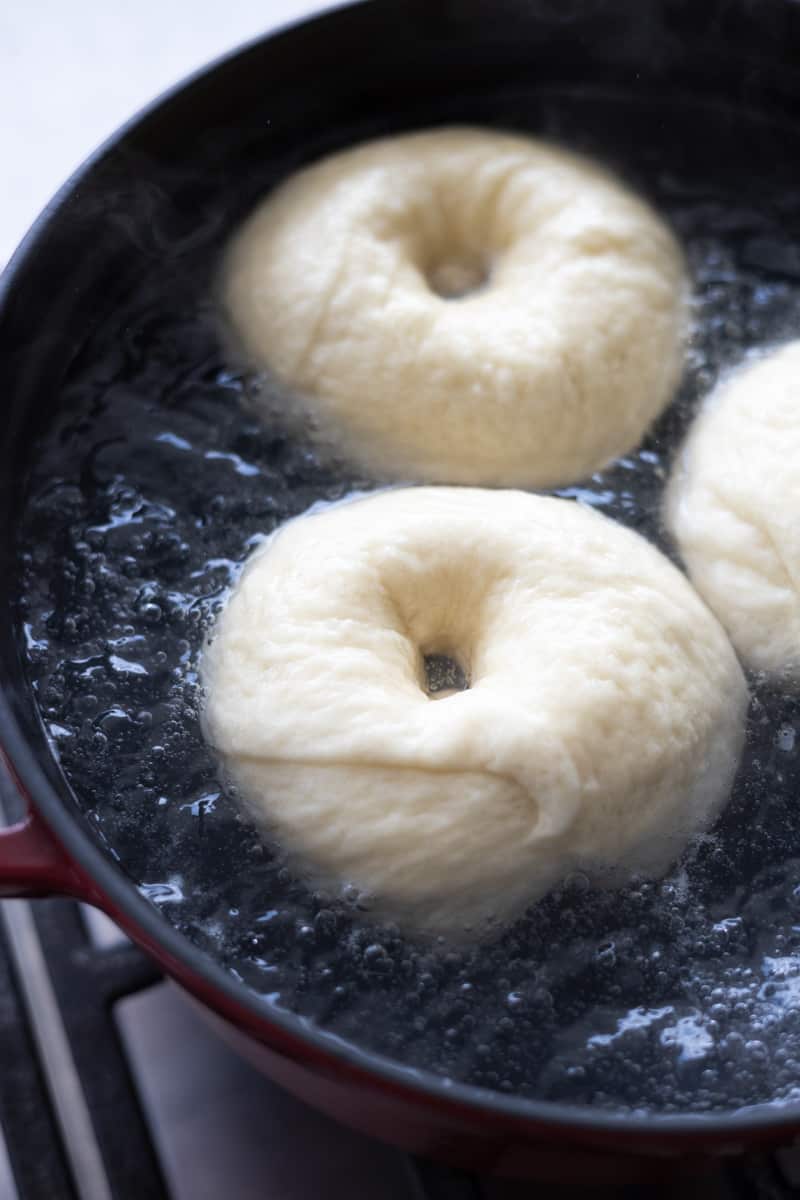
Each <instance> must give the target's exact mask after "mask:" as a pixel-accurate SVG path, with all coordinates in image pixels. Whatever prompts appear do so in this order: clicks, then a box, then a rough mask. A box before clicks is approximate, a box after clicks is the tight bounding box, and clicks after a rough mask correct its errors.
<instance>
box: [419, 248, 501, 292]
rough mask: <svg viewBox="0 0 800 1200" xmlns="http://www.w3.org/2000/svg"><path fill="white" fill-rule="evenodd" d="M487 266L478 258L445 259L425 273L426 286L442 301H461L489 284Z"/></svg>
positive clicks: (434, 264)
mask: <svg viewBox="0 0 800 1200" xmlns="http://www.w3.org/2000/svg"><path fill="white" fill-rule="evenodd" d="M489 274H490V271H489V264H488V262H486V261H485V260H484V259H478V258H466V257H463V258H445V259H442V260H441V261H440V262H436V263H433V264H432V265H431V266H430V267H429V268H428V270H427V272H426V279H427V281H428V286H429V287H430V289H431V291H432V292H435V293H436V295H437V296H440V297H441V298H442V300H462V299H463V298H464V297H465V296H471V295H472V294H473V293H474V292H479V291H480V290H481V289H482V288H484V287H485V286H486V284H487V283H488V282H489Z"/></svg>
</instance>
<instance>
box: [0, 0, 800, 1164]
mask: <svg viewBox="0 0 800 1200" xmlns="http://www.w3.org/2000/svg"><path fill="white" fill-rule="evenodd" d="M380 3H381V0H351V2H347V0H345V2H344V3H337V4H335V5H332V6H330V7H326V8H325V10H324V11H322V12H321V13H317V14H316V15H312V16H311V17H307V18H301V19H298V20H293V21H290V22H287V23H285V24H282V25H280V26H279V27H277V28H275V29H273V30H270V31H269V32H268V33H266V34H263V35H259V36H256V37H254V38H252V39H249V40H247V41H246V42H244V43H242V44H240V45H238V46H237V47H235V48H233V49H232V50H230V51H227V52H226V53H224V54H222V55H220V56H218V57H216V58H214V59H212V60H211V61H210V62H208V63H206V64H205V65H203V66H201V67H200V68H198V69H197V70H196V71H193V72H192V73H190V74H189V75H187V76H185V77H184V78H182V79H181V80H179V81H178V82H176V83H175V84H174V85H172V86H171V87H169V88H167V89H166V90H165V91H163V92H162V93H161V94H159V95H158V96H156V97H155V98H154V99H153V100H151V101H150V102H149V103H147V104H146V105H144V106H143V107H142V108H140V109H139V110H138V111H137V112H136V113H135V114H134V115H133V116H132V117H130V118H129V119H128V120H127V121H125V122H124V123H123V124H122V125H121V126H119V127H118V128H117V129H116V130H115V131H114V132H113V133H112V134H111V135H110V136H109V137H108V138H106V139H105V140H104V141H103V142H102V143H101V144H100V145H99V146H98V147H97V148H96V149H95V150H94V151H93V152H92V153H91V154H89V156H88V157H87V158H86V159H85V160H84V161H83V162H82V163H81V165H80V166H79V167H78V168H77V169H76V170H75V171H74V172H73V173H72V174H71V175H70V176H69V178H68V179H67V180H66V181H65V182H64V183H63V184H62V186H61V187H60V188H59V189H58V190H57V191H56V193H55V194H54V196H53V197H52V199H51V200H50V201H49V202H48V203H47V204H46V205H45V207H44V208H43V209H42V211H41V213H40V214H39V216H38V217H37V218H36V220H35V221H34V223H33V224H32V225H31V227H30V229H29V230H28V232H27V233H26V235H25V236H24V238H23V239H22V241H21V242H20V244H19V246H18V247H17V248H16V250H15V251H14V253H13V255H12V257H11V259H10V260H9V262H8V264H7V266H6V267H5V269H4V270H3V271H2V274H1V275H0V315H2V311H3V308H4V306H5V305H7V304H8V303H9V301H10V299H11V297H12V295H13V292H14V289H15V286H16V284H17V281H18V279H19V278H20V277H22V276H23V275H24V273H25V271H26V266H27V262H28V259H29V258H30V257H31V256H32V254H33V252H34V250H35V248H36V246H37V244H38V242H39V240H40V239H41V238H42V236H43V235H44V234H45V232H46V230H47V228H48V227H49V225H50V222H51V220H52V219H53V218H55V217H56V216H57V215H58V214H59V211H60V209H61V208H62V206H63V205H64V204H65V203H66V202H67V200H68V199H70V198H71V197H72V196H73V195H74V193H75V191H76V190H77V189H78V188H79V187H80V186H81V184H82V183H83V181H84V180H85V179H86V178H87V177H88V176H89V175H90V174H91V173H92V172H93V171H94V170H95V168H96V167H97V166H98V165H99V164H100V163H101V162H102V161H103V159H104V158H106V156H107V155H108V154H109V153H110V152H111V151H113V150H115V149H116V148H118V146H119V145H120V143H121V142H123V141H124V139H125V138H126V137H128V136H129V135H130V134H131V133H132V132H134V131H135V130H137V129H139V127H140V126H142V125H143V124H144V123H145V122H146V121H147V120H148V119H149V118H150V117H151V116H153V115H154V114H155V113H156V112H157V111H159V110H160V109H161V108H163V107H165V106H166V105H167V104H168V103H169V102H171V101H172V100H173V99H174V98H176V97H177V96H179V95H181V94H183V93H185V92H187V91H189V90H190V89H191V88H193V87H194V86H195V85H196V84H198V83H200V82H206V81H207V80H208V79H209V78H210V77H211V76H212V75H213V74H214V73H215V72H216V71H217V70H218V69H220V68H222V67H224V66H225V65H227V64H228V63H229V62H231V61H232V60H234V59H238V58H243V57H245V56H246V55H247V54H249V53H250V52H251V51H253V50H255V49H256V48H257V47H259V46H261V45H262V43H264V42H266V41H272V40H275V39H279V38H284V37H287V38H288V37H290V36H291V34H292V33H293V32H294V31H295V30H297V29H299V28H305V27H307V26H310V25H312V24H324V23H326V22H331V23H333V22H335V21H336V19H337V17H338V16H339V14H340V13H342V12H348V11H353V10H357V9H362V8H366V7H367V6H369V7H372V8H374V7H375V6H376V5H378V4H380ZM6 619H7V620H8V621H9V623H10V625H11V627H12V628H14V627H15V626H16V625H17V624H18V622H17V619H16V614H14V613H13V612H8V611H7V616H6ZM6 686H7V685H6V684H5V682H4V681H3V679H2V678H0V747H2V750H3V751H4V753H5V755H6V756H7V757H8V760H9V762H10V764H11V766H12V768H13V770H14V772H15V773H16V775H17V777H18V780H19V782H20V783H21V784H22V786H23V788H24V791H25V793H26V798H27V799H29V801H30V803H31V804H32V805H33V808H34V809H35V811H36V812H37V813H38V814H40V815H41V816H42V818H43V819H44V821H45V823H46V825H47V826H48V828H49V829H51V830H52V831H53V833H54V834H55V835H56V837H57V839H58V841H59V842H60V843H61V844H62V845H63V847H64V849H65V850H66V851H67V853H68V855H69V857H70V858H71V859H72V860H73V861H74V862H75V863H76V864H77V865H78V867H79V868H80V869H81V871H82V873H83V874H84V875H85V876H86V877H87V878H88V880H89V881H90V882H91V884H92V885H96V887H95V889H94V890H95V892H97V891H99V893H100V895H101V896H102V897H103V898H104V899H107V900H109V901H110V909H111V915H112V917H119V916H122V917H123V919H124V923H125V925H126V928H127V932H129V933H130V934H131V936H132V937H133V938H134V939H135V940H139V941H140V942H142V943H144V944H145V945H146V947H147V950H148V952H149V953H150V954H151V955H152V956H153V957H155V958H156V959H157V960H158V961H159V963H160V965H161V966H163V967H164V969H165V970H166V972H167V973H168V974H169V975H172V976H174V975H176V974H179V973H180V976H181V978H180V982H181V983H182V984H183V985H184V986H186V987H187V988H188V989H189V990H191V991H193V992H194V993H195V995H197V996H198V997H199V998H200V999H201V1001H202V1002H203V1003H205V1004H206V1005H208V1006H209V1007H211V1008H213V1009H215V1010H216V1011H217V1012H219V1013H220V1014H221V1015H222V1016H223V1017H226V1018H227V1019H228V1020H230V1021H232V1022H234V1023H236V1024H239V1025H244V1027H245V1028H246V1030H247V1032H248V1033H249V1034H250V1035H251V1036H253V1037H256V1038H257V1039H258V1040H260V1041H263V1042H264V1043H265V1044H266V1045H267V1046H269V1045H271V1044H274V1042H275V1038H274V1034H275V1033H279V1034H282V1035H283V1038H284V1039H288V1041H289V1043H290V1046H291V1049H292V1051H293V1054H294V1056H295V1057H297V1058H298V1059H301V1058H302V1057H303V1051H308V1050H311V1051H314V1052H315V1059H316V1062H317V1064H320V1063H322V1064H323V1065H327V1067H328V1068H334V1069H335V1068H339V1069H340V1068H342V1067H344V1068H346V1069H347V1070H348V1072H349V1073H351V1074H354V1075H356V1076H357V1077H359V1078H360V1080H361V1082H362V1083H363V1084H372V1085H375V1084H377V1085H380V1086H381V1087H382V1088H383V1090H386V1089H387V1087H388V1088H389V1089H390V1090H392V1091H394V1092H400V1093H403V1094H404V1095H405V1097H406V1098H407V1099H409V1100H411V1101H414V1102H416V1103H420V1102H422V1103H424V1104H425V1105H426V1106H427V1107H428V1108H431V1109H433V1108H434V1107H436V1108H438V1109H439V1110H442V1109H444V1110H446V1111H448V1112H449V1113H450V1114H451V1115H452V1117H453V1119H454V1120H459V1119H461V1120H466V1121H470V1120H472V1122H473V1123H475V1121H476V1119H481V1118H483V1119H485V1118H486V1117H487V1116H490V1117H496V1118H499V1119H500V1121H501V1122H503V1123H505V1124H509V1123H510V1124H512V1125H514V1126H515V1127H517V1128H519V1129H520V1131H521V1132H523V1133H529V1134H533V1133H534V1132H536V1133H538V1134H539V1135H541V1136H549V1137H552V1136H553V1135H554V1134H557V1135H558V1136H559V1140H569V1139H570V1137H572V1139H573V1140H575V1139H576V1138H578V1137H581V1138H582V1140H583V1141H586V1140H587V1139H586V1136H585V1135H587V1134H588V1135H597V1136H598V1142H603V1143H606V1144H607V1143H608V1142H612V1141H613V1142H615V1143H617V1145H618V1146H620V1145H621V1144H622V1143H624V1148H625V1149H626V1150H627V1151H628V1152H630V1153H633V1154H636V1153H640V1154H647V1153H648V1150H649V1151H651V1152H656V1153H657V1152H658V1151H659V1150H660V1151H661V1152H662V1153H665V1152H666V1153H669V1152H670V1151H672V1152H676V1151H679V1150H682V1149H684V1150H698V1149H700V1148H701V1147H700V1143H703V1142H705V1143H706V1144H707V1145H710V1144H712V1143H713V1144H715V1145H716V1148H717V1150H718V1152H720V1153H724V1152H725V1150H726V1148H727V1149H730V1150H735V1149H736V1138H737V1135H739V1134H758V1133H761V1134H764V1135H775V1134H777V1133H779V1132H781V1131H785V1132H786V1134H787V1135H788V1136H791V1134H792V1133H793V1132H795V1131H797V1130H798V1129H800V1102H798V1101H795V1102H788V1103H783V1102H776V1101H772V1102H767V1103H765V1104H762V1105H757V1106H751V1107H749V1108H745V1109H741V1110H738V1111H733V1112H722V1113H715V1114H703V1113H683V1114H661V1113H650V1112H647V1113H643V1112H635V1113H625V1112H612V1111H601V1112H597V1111H596V1110H594V1109H592V1108H591V1106H589V1105H570V1104H565V1103H563V1102H559V1101H549V1100H537V1099H533V1098H528V1097H523V1096H507V1095H504V1094H502V1093H499V1092H495V1091H491V1090H490V1089H488V1088H482V1087H479V1086H477V1085H473V1084H466V1083H459V1082H457V1081H455V1080H451V1079H449V1078H446V1077H444V1076H441V1075H437V1074H435V1073H434V1072H432V1071H429V1070H423V1069H417V1068H411V1067H404V1066H402V1064H400V1063H399V1062H397V1061H395V1060H393V1059H390V1058H388V1057H387V1056H386V1055H383V1054H379V1053H376V1052H373V1051H367V1050H360V1049H359V1048H358V1047H357V1046H356V1045H355V1044H354V1043H351V1042H349V1041H345V1040H344V1039H343V1038H341V1037H339V1036H338V1035H335V1034H331V1033H326V1032H325V1031H324V1030H322V1029H320V1028H317V1027H315V1026H314V1025H313V1024H312V1023H311V1022H310V1021H309V1020H308V1018H304V1017H302V1016H299V1015H298V1014H294V1013H290V1012H286V1011H283V1010H281V1009H279V1008H276V1007H272V1006H269V1005H268V1002H267V1001H266V1000H265V999H264V998H263V997H261V996H259V995H258V994H257V993H256V992H254V991H253V990H251V989H250V988H248V987H247V986H246V985H245V984H244V983H242V982H241V981H239V980H237V979H236V978H235V977H234V976H233V975H232V974H231V973H229V972H227V971H225V969H224V968H223V967H222V966H221V965H220V964H219V963H218V962H217V961H216V960H215V959H213V958H212V957H211V956H209V955H207V954H206V953H205V952H204V951H202V950H201V949H200V948H199V947H198V946H195V945H194V944H193V943H192V942H191V941H190V940H189V939H188V938H187V937H185V936H184V935H183V934H181V933H179V931H178V930H177V929H176V928H175V927H174V926H172V925H171V924H170V923H169V921H168V920H167V919H166V918H165V917H164V916H163V915H162V914H161V913H160V912H159V910H158V909H157V908H156V906H155V905H153V904H152V903H151V902H149V901H148V900H147V899H146V898H145V897H144V895H143V894H142V893H141V892H140V891H139V890H138V888H137V887H136V885H135V884H134V883H133V881H132V880H128V879H126V877H125V876H124V874H123V872H122V869H121V867H119V866H117V865H115V864H114V862H113V860H112V858H111V857H110V855H108V854H107V853H106V852H104V850H103V849H102V848H101V846H100V844H99V842H98V841H97V840H96V839H95V838H94V837H93V836H92V834H91V832H90V831H89V829H88V828H87V827H86V825H85V822H84V820H83V819H82V816H81V814H80V812H79V810H78V809H77V806H76V811H75V812H74V813H71V812H70V811H69V805H68V803H66V802H65V800H64V799H62V797H61V796H60V795H59V794H58V792H57V790H56V789H55V788H54V787H53V786H52V784H51V783H50V781H49V780H48V778H47V776H46V774H45V772H44V770H43V769H42V767H41V766H40V764H39V761H38V759H37V756H36V753H35V752H34V750H33V748H32V747H31V745H30V744H29V742H28V739H27V738H26V736H25V734H24V733H23V731H22V729H21V728H20V725H19V723H18V721H17V719H16V716H15V714H14V711H13V708H12V705H11V704H10V702H9V699H8V697H7V695H6V693H5V687H6ZM28 687H29V689H30V684H29V685H28ZM48 741H49V739H48ZM51 753H53V757H54V758H55V757H56V756H55V753H54V752H52V751H51ZM65 787H68V784H67V783H66V780H65ZM176 964H177V966H178V967H179V968H180V972H178V971H176ZM209 988H210V989H212V997H211V998H210V999H209V997H208V995H207V994H206V991H207V989H209ZM270 1035H273V1036H270ZM276 1049H277V1051H278V1052H279V1053H281V1052H282V1050H281V1047H276ZM726 1143H727V1146H726ZM656 1148H657V1149H656Z"/></svg>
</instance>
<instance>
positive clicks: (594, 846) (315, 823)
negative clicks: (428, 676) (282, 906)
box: [203, 488, 746, 928]
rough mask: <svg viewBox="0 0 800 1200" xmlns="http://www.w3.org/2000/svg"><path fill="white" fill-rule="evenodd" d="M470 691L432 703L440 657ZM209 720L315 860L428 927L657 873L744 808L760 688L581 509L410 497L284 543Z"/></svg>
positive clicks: (265, 566)
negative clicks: (739, 773) (594, 883)
mask: <svg viewBox="0 0 800 1200" xmlns="http://www.w3.org/2000/svg"><path fill="white" fill-rule="evenodd" d="M430 653H444V654H449V655H451V656H453V657H454V658H456V659H457V661H458V662H459V663H460V664H461V666H462V667H463V668H464V670H465V671H466V672H467V674H468V676H469V679H470V686H469V688H468V689H467V690H465V691H461V692H456V693H453V694H450V695H448V696H447V697H445V698H439V699H432V698H431V697H430V696H429V695H428V694H427V692H426V690H425V684H424V678H425V677H424V672H423V657H422V656H423V655H425V654H430ZM203 677H204V683H205V687H206V693H207V709H206V723H207V728H208V731H209V736H210V738H211V741H212V743H213V744H214V745H216V747H217V748H218V749H219V750H220V751H221V752H222V754H223V755H224V756H225V758H226V759H227V762H228V764H229V766H230V768H231V771H232V774H233V778H234V780H235V781H236V782H237V783H238V785H239V787H240V789H241V792H242V795H243V797H244V799H245V801H246V803H247V804H248V806H249V808H250V811H251V812H252V813H254V814H255V815H256V816H257V817H258V818H259V819H260V820H262V821H263V822H264V823H265V824H266V825H267V826H268V827H270V828H271V829H273V830H274V831H276V832H277V834H278V836H279V837H280V838H281V839H283V841H284V843H285V844H286V845H288V846H289V847H290V848H291V849H293V850H295V851H297V852H298V853H299V854H300V855H301V856H302V857H303V859H304V860H305V861H306V862H308V863H311V864H313V865H314V866H315V867H316V868H317V869H321V870H322V871H324V872H326V873H327V874H328V875H329V876H331V877H334V878H336V879H338V880H340V881H351V882H354V883H355V884H357V885H358V886H360V887H362V888H365V889H368V890H369V891H371V892H373V893H374V894H375V895H376V896H378V897H380V898H383V899H384V900H385V901H388V902H390V903H391V904H393V905H395V906H396V907H397V908H398V909H399V910H401V911H403V912H407V913H411V914H412V916H413V918H414V920H415V921H416V922H417V923H419V924H422V925H427V926H430V927H433V928H457V927H458V926H459V925H460V924H463V923H464V922H466V921H476V920H478V921H479V920H481V918H482V917H483V916H485V915H486V914H487V913H489V912H492V913H495V914H496V915H497V916H498V917H504V916H508V915H509V914H512V913H514V912H516V911H518V910H519V909H520V907H522V906H524V904H525V902H526V901H528V900H531V899H533V898H535V897H537V896H540V895H541V894H542V893H543V892H544V891H546V890H547V889H548V888H549V887H551V886H552V885H553V884H555V883H556V882H557V881H558V880H559V879H560V878H562V877H563V876H564V875H565V874H566V873H567V872H569V871H570V870H572V869H581V870H586V871H590V872H591V871H595V870H599V869H603V868H612V869H615V870H616V871H617V872H619V870H623V871H624V872H629V871H631V870H640V871H643V872H647V873H653V872H655V873H657V872H659V871H661V870H663V869H664V868H665V867H666V866H667V865H668V864H669V863H670V862H671V861H672V860H673V859H674V858H675V857H676V855H677V854H678V853H679V852H680V850H681V849H682V848H683V846H684V845H685V842H686V840H687V838H688V837H689V836H690V834H691V833H692V832H693V831H696V830H698V829H701V828H703V827H704V826H707V825H708V824H709V823H710V821H711V820H712V818H713V817H714V816H715V814H716V813H717V811H718V810H719V808H720V806H721V805H722V803H723V802H724V800H725V799H726V798H727V795H728V791H729V787H730V783H731V779H732V775H733V771H734V768H735V766H736V763H737V760H738V755H739V750H740V744H741V738H742V732H743V712H744V708H745V703H746V687H745V683H744V680H743V677H742V673H741V670H740V668H739V665H738V663H737V661H736V657H735V655H734V653H733V650H732V649H731V647H730V644H729V642H728V640H727V638H726V636H725V634H724V632H723V630H722V629H721V628H720V626H719V624H718V623H717V621H716V620H715V618H714V617H713V616H712V615H711V613H710V612H709V611H708V609H707V608H706V607H705V605H704V604H703V603H702V601H701V600H700V599H699V597H698V596H697V594H696V593H695V592H694V590H693V589H692V588H691V586H690V585H689V583H688V582H687V581H686V579H685V578H684V576H683V575H682V574H681V573H680V572H679V571H678V570H676V568H675V567H673V566H672V565H671V564H670V563H669V562H668V561H667V559H666V558H664V557H663V556H662V555H661V554H660V553H659V552H658V551H657V550H655V549H654V548H653V547H652V546H650V545H649V544H648V543H647V542H646V541H644V539H643V538H641V537H639V536H638V535H637V534H635V533H632V532H630V531H629V530H626V529H624V528H623V527H622V526H619V525H616V524H615V523H613V522H612V521H610V520H608V519H607V518H605V517H601V516H598V515H597V514H596V513H594V512H592V511H590V510H588V509H586V508H583V507H581V506H579V505H577V504H574V503H572V502H570V501H567V500H558V499H552V498H546V497H541V496H532V495H528V494H524V493H521V492H501V491H497V492H494V491H484V490H481V489H465V488H464V489H462V488H401V489H397V490H392V491H385V492H379V493H376V494H374V495H372V496H370V497H369V498H367V499H360V500H355V501H351V502H349V503H344V504H340V505H337V506H334V507H331V508H328V509H327V510H325V511H323V512H321V513H315V514H311V515H307V516H304V517H300V518H298V519H296V520H294V521H292V522H290V523H289V524H287V525H286V526H284V527H283V528H282V529H281V530H280V531H279V532H278V533H277V534H276V535H275V536H273V538H272V539H271V540H270V541H269V542H267V543H266V545H265V546H264V547H263V548H262V549H260V550H259V551H257V552H256V554H255V555H254V556H253V558H252V560H251V561H250V563H249V564H248V565H247V566H246V568H245V571H244V573H243V575H242V578H241V580H240V582H239V584H238V585H237V587H236V588H235V590H234V592H233V594H232V595H231V597H230V599H229V601H228V603H227V606H226V607H225V609H224V611H223V613H222V615H221V617H220V619H219V622H218V625H217V628H216V630H215V633H214V636H213V639H212V640H211V642H210V644H209V646H208V647H207V649H206V652H205V659H204V663H203Z"/></svg>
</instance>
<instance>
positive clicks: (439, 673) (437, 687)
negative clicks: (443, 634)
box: [423, 654, 469, 700]
mask: <svg viewBox="0 0 800 1200" xmlns="http://www.w3.org/2000/svg"><path fill="white" fill-rule="evenodd" d="M423 665H424V668H425V691H426V692H427V694H428V696H429V697H430V698H431V700H444V699H446V697H447V696H453V695H455V693H456V692H465V691H466V690H467V688H468V687H469V678H468V677H467V673H466V671H465V670H464V668H463V667H462V666H461V664H460V663H459V662H457V660H456V659H455V658H453V657H452V656H451V655H449V654H426V655H424V656H423Z"/></svg>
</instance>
